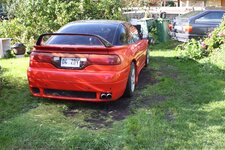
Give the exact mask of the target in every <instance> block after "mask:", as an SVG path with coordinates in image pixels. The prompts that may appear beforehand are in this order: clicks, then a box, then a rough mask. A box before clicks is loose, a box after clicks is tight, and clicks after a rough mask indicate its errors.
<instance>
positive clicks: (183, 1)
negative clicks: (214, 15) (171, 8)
mask: <svg viewBox="0 0 225 150" xmlns="http://www.w3.org/2000/svg"><path fill="white" fill-rule="evenodd" d="M161 2H162V3H161V4H162V5H161V6H166V4H168V3H171V2H174V4H175V6H177V7H212V6H213V7H221V6H224V7H225V0H162V1H161Z"/></svg>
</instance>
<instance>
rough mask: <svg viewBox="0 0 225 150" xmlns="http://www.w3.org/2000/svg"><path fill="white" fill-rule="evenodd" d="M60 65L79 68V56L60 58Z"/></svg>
mask: <svg viewBox="0 0 225 150" xmlns="http://www.w3.org/2000/svg"><path fill="white" fill-rule="evenodd" d="M61 67H68V68H79V67H80V58H61Z"/></svg>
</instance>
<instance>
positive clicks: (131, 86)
mask: <svg viewBox="0 0 225 150" xmlns="http://www.w3.org/2000/svg"><path fill="white" fill-rule="evenodd" d="M135 80H136V68H135V64H134V62H132V63H131V65H130V73H129V77H128V81H127V86H126V90H125V92H124V96H126V97H132V96H133V94H134V90H135Z"/></svg>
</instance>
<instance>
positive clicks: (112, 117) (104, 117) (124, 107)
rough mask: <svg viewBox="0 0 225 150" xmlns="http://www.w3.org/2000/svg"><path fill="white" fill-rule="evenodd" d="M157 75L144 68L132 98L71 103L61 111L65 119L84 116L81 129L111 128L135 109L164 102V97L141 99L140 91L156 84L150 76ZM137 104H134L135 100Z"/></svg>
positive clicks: (155, 71) (153, 71)
mask: <svg viewBox="0 0 225 150" xmlns="http://www.w3.org/2000/svg"><path fill="white" fill-rule="evenodd" d="M153 73H157V70H153V69H151V68H149V67H147V68H144V69H143V70H142V72H141V74H140V75H139V82H138V85H137V87H136V91H135V94H134V96H133V97H132V98H125V97H122V98H120V99H119V100H117V101H115V102H109V103H84V102H73V103H69V104H67V107H68V108H67V109H66V110H64V111H63V114H64V115H65V116H66V117H76V116H77V117H78V116H79V115H81V114H85V117H84V119H83V121H84V122H85V124H82V125H80V126H79V127H81V128H89V129H93V130H97V129H101V128H108V127H111V125H112V124H113V122H115V121H120V120H123V119H125V118H126V117H127V116H129V115H130V114H132V113H133V112H134V111H135V110H136V109H137V108H141V107H148V106H151V105H154V104H157V103H158V102H161V101H165V100H166V99H167V98H166V97H164V96H158V95H154V96H151V97H143V96H142V95H141V90H142V89H144V88H146V86H147V85H153V84H156V83H158V82H159V81H157V80H156V79H154V77H153V76H152V74H153ZM137 98H139V99H138V102H136V99H137Z"/></svg>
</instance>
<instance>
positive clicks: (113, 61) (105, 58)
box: [88, 55, 121, 65]
mask: <svg viewBox="0 0 225 150" xmlns="http://www.w3.org/2000/svg"><path fill="white" fill-rule="evenodd" d="M88 62H89V63H90V64H96V65H119V64H120V63H121V60H120V58H119V56H117V55H90V56H89V57H88Z"/></svg>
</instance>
